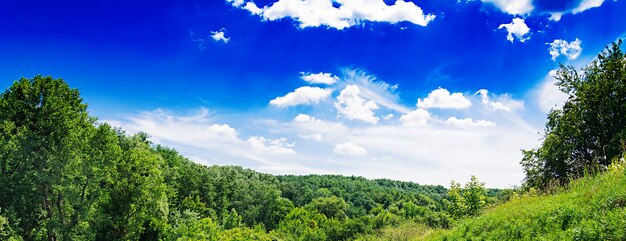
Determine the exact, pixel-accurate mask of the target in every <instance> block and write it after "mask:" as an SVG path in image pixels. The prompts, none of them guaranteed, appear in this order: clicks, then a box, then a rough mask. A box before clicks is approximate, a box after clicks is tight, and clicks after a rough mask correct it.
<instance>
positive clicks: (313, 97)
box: [270, 86, 332, 107]
mask: <svg viewBox="0 0 626 241" xmlns="http://www.w3.org/2000/svg"><path fill="white" fill-rule="evenodd" d="M331 93H332V91H331V90H329V89H322V88H319V87H310V86H303V87H300V88H297V89H296V90H294V91H293V92H289V93H288V94H287V95H285V96H281V97H276V98H275V99H273V100H271V101H270V104H271V105H274V106H277V107H288V106H295V105H308V104H317V103H319V102H320V101H321V100H323V99H325V98H328V96H330V94H331Z"/></svg>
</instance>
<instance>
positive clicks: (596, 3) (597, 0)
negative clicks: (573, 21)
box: [572, 0, 604, 14]
mask: <svg viewBox="0 0 626 241" xmlns="http://www.w3.org/2000/svg"><path fill="white" fill-rule="evenodd" d="M602 3H604V0H582V1H581V2H580V4H579V5H578V7H576V8H574V9H572V13H574V14H577V13H580V12H582V11H585V10H587V9H590V8H595V7H600V6H602Z"/></svg>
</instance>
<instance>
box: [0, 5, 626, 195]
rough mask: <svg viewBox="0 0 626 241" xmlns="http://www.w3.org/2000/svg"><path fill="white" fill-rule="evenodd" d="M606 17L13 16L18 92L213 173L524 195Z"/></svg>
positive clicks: (580, 12) (2, 48) (110, 12)
mask: <svg viewBox="0 0 626 241" xmlns="http://www.w3.org/2000/svg"><path fill="white" fill-rule="evenodd" d="M623 16H626V3H625V2H624V1H619V0H618V1H613V0H608V1H603V0H568V1H539V0H535V1H532V0H482V1H481V0H474V1H463V0H459V1H454V0H450V1H448V0H418V1H408V0H398V1H389V0H384V1H383V0H334V1H332V0H252V1H250V0H224V1H223V0H209V1H200V0H195V1H130V2H129V1H119V2H116V1H87V2H86V1H60V2H54V3H50V2H44V1H42V2H38V1H12V0H9V1H3V2H2V3H0V53H2V54H1V55H0V81H1V83H3V85H4V86H9V85H10V84H11V83H12V81H14V80H16V79H19V78H20V77H33V76H35V75H37V74H42V75H51V76H54V77H60V78H64V79H65V80H66V81H67V82H68V83H70V84H71V85H72V86H73V87H76V88H79V89H80V90H81V93H82V96H83V97H84V99H85V101H86V102H87V103H89V111H90V112H91V113H92V115H95V116H98V117H99V118H100V120H102V121H107V122H109V123H112V124H114V125H118V126H121V127H123V128H124V129H126V130H127V131H128V132H131V133H132V132H136V131H140V130H141V131H145V132H147V133H148V134H149V135H151V136H152V140H153V141H154V142H156V143H161V144H165V145H168V146H171V147H174V148H176V149H178V150H179V151H181V152H182V153H183V154H184V155H186V156H188V157H190V158H191V159H192V160H194V161H197V162H200V163H205V164H220V165H224V164H234V165H241V166H244V167H249V168H253V169H256V170H259V171H263V172H269V173H275V174H308V173H336V174H344V175H362V176H366V177H370V178H379V177H384V178H391V179H399V180H409V181H416V182H419V183H425V184H431V183H432V184H442V185H447V184H448V183H449V181H450V180H452V179H454V180H457V181H465V180H468V179H469V175H471V174H475V175H477V176H478V177H479V178H480V179H482V180H485V181H486V182H487V185H488V186H495V187H506V186H511V185H517V184H519V183H520V181H521V179H522V178H523V174H522V170H521V167H520V166H519V164H518V163H519V160H520V158H521V152H520V149H523V148H531V147H535V146H537V145H538V144H539V143H540V138H541V135H539V134H538V132H540V131H541V130H542V129H543V123H544V121H545V116H546V112H547V111H549V109H550V108H551V107H554V106H558V105H559V104H560V103H562V102H563V101H564V99H565V98H566V96H563V95H562V94H560V93H559V91H558V89H556V88H555V87H554V86H553V83H554V78H552V77H551V71H552V70H554V69H556V68H557V67H558V64H559V63H564V64H571V65H574V66H576V67H582V66H584V65H585V64H586V63H587V62H589V61H590V60H592V59H593V58H594V57H595V56H596V54H597V53H598V52H599V51H601V50H602V49H603V48H604V46H606V45H607V44H609V43H610V42H612V41H614V40H616V39H617V38H619V37H624V36H625V33H626V21H624V17H623Z"/></svg>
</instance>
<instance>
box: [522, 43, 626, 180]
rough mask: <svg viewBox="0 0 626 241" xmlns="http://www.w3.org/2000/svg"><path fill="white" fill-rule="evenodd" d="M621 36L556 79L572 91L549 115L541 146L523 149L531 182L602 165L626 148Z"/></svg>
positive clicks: (625, 83)
mask: <svg viewBox="0 0 626 241" xmlns="http://www.w3.org/2000/svg"><path fill="white" fill-rule="evenodd" d="M621 43H622V41H621V40H618V41H617V42H615V43H612V44H611V45H610V46H608V47H607V48H606V49H605V50H604V51H603V52H602V53H600V54H599V55H598V57H597V58H596V59H595V60H593V61H592V62H591V63H590V64H589V65H587V66H586V67H585V68H583V69H582V71H580V72H579V71H577V70H576V69H575V68H574V67H572V66H563V65H561V69H560V70H559V71H558V72H557V74H556V76H555V78H556V79H557V80H558V82H557V86H558V87H559V89H560V90H561V91H563V92H564V93H566V94H568V95H569V98H568V100H567V101H566V102H565V104H564V106H563V107H562V108H560V109H555V110H552V111H551V112H550V113H549V114H548V122H547V123H546V130H545V134H544V136H545V138H544V140H543V143H542V145H541V146H540V147H539V148H537V149H533V150H527V151H524V158H523V160H522V162H521V164H522V166H523V167H524V169H525V171H526V183H527V184H528V185H529V186H535V187H540V188H544V187H546V186H548V185H549V183H550V182H551V181H557V182H560V183H563V182H566V181H567V180H569V179H570V178H573V177H577V176H580V175H581V174H583V173H584V171H585V170H589V169H602V168H604V167H606V166H607V165H609V164H610V162H611V160H612V159H613V158H614V157H616V156H618V155H620V154H621V153H622V151H624V141H626V59H625V55H624V52H622V51H621V49H620V45H621Z"/></svg>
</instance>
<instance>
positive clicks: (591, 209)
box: [417, 158, 626, 240]
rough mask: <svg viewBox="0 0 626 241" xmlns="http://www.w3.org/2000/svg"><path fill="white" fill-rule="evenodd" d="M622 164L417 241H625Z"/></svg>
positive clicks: (624, 174)
mask: <svg viewBox="0 0 626 241" xmlns="http://www.w3.org/2000/svg"><path fill="white" fill-rule="evenodd" d="M625 168H626V164H624V163H623V158H622V162H621V163H619V164H614V165H613V166H611V167H610V168H609V170H608V171H607V172H605V173H602V174H598V175H597V176H587V177H584V178H581V179H579V180H576V181H573V182H572V183H571V184H570V185H569V186H568V187H567V188H563V189H562V190H560V191H558V192H557V193H556V194H553V195H546V196H526V197H522V198H517V199H513V200H511V201H509V202H507V203H505V204H503V205H500V206H497V207H495V208H492V209H490V210H487V211H486V212H485V213H484V214H483V215H481V216H479V217H476V218H468V219H464V220H462V221H460V222H459V223H458V224H457V225H456V226H455V227H454V228H453V229H451V230H435V231H434V232H429V233H427V234H428V235H427V236H426V237H420V238H417V240H420V239H424V240H626V172H625Z"/></svg>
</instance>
